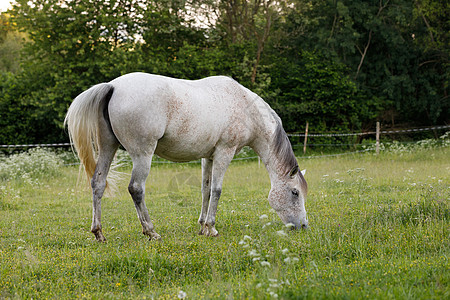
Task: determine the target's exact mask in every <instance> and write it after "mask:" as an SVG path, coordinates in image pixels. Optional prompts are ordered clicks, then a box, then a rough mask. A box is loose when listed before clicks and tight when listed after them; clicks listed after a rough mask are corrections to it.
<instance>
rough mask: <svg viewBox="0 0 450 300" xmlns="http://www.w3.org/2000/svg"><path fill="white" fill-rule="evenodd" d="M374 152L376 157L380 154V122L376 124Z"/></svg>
mask: <svg viewBox="0 0 450 300" xmlns="http://www.w3.org/2000/svg"><path fill="white" fill-rule="evenodd" d="M376 151H377V155H378V154H380V122H377V132H376Z"/></svg>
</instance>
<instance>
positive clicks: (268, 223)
mask: <svg viewBox="0 0 450 300" xmlns="http://www.w3.org/2000/svg"><path fill="white" fill-rule="evenodd" d="M270 225H272V223H270V222H267V223H266V224H264V225H263V227H262V228H263V229H264V228H266V227H269V226H270Z"/></svg>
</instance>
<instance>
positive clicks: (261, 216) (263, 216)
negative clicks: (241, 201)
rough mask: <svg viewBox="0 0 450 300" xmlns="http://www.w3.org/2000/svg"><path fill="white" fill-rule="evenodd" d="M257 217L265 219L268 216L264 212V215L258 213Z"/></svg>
mask: <svg viewBox="0 0 450 300" xmlns="http://www.w3.org/2000/svg"><path fill="white" fill-rule="evenodd" d="M259 218H260V219H261V220H262V219H267V218H268V216H267V215H266V214H264V215H260V216H259Z"/></svg>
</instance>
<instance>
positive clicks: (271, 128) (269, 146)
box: [250, 99, 285, 185]
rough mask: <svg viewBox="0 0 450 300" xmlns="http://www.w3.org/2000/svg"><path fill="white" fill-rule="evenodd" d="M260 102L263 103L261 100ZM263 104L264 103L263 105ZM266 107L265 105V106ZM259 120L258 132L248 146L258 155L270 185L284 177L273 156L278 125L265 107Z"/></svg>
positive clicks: (269, 110) (275, 116)
mask: <svg viewBox="0 0 450 300" xmlns="http://www.w3.org/2000/svg"><path fill="white" fill-rule="evenodd" d="M261 101H263V100H262V99H261ZM264 104H265V103H264ZM266 105H267V104H266ZM260 112H261V116H262V117H261V118H260V121H261V120H262V122H258V123H260V124H258V131H257V135H256V137H255V139H254V140H253V143H252V144H251V145H250V146H251V147H252V148H253V150H255V152H256V153H257V154H258V155H259V157H260V158H261V160H262V162H263V163H264V165H265V167H266V169H267V172H268V173H269V177H270V181H271V183H272V185H274V184H276V183H277V182H279V181H280V180H281V179H282V178H283V177H284V176H285V174H284V172H283V168H282V167H281V163H280V161H279V159H278V158H277V157H276V156H275V155H274V149H273V148H274V145H273V139H274V134H275V131H276V129H277V126H278V124H279V121H278V120H277V119H276V118H277V115H276V114H275V113H274V112H273V111H272V110H271V108H270V107H269V106H268V105H267V108H263V109H261V110H260Z"/></svg>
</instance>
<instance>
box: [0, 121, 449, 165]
mask: <svg viewBox="0 0 450 300" xmlns="http://www.w3.org/2000/svg"><path fill="white" fill-rule="evenodd" d="M379 128H380V127H379V124H377V131H367V132H348V133H308V130H306V132H305V133H288V134H287V135H288V136H289V137H305V143H304V144H303V145H300V144H297V145H293V147H294V148H298V147H300V146H303V152H304V153H306V147H307V146H311V147H314V146H336V147H338V146H354V144H348V143H347V144H344V143H341V144H331V143H330V144H314V143H312V144H308V143H307V138H308V137H343V136H364V135H376V137H377V141H376V144H375V145H376V146H377V147H376V149H377V151H376V152H377V153H378V152H379V136H380V134H396V133H411V132H424V131H432V130H441V129H450V125H441V126H431V127H425V128H412V129H399V130H380V129H379ZM70 146H72V144H70V143H49V144H19V145H0V149H1V148H3V149H17V148H35V147H70ZM367 151H368V150H359V151H353V152H344V153H338V154H326V155H319V156H302V157H303V158H313V157H326V156H340V155H347V154H355V153H362V152H367ZM255 158H257V157H243V158H235V159H234V160H247V159H255ZM155 163H160V162H155ZM161 163H163V162H161ZM164 163H165V162H164Z"/></svg>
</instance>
